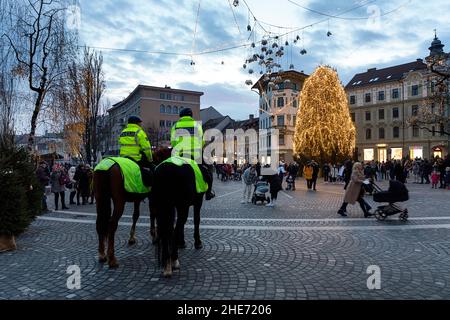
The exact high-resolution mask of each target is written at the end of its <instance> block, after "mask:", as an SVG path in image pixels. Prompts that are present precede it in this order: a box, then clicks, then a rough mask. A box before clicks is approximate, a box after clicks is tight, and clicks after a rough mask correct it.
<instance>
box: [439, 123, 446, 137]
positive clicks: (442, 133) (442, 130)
mask: <svg viewBox="0 0 450 320" xmlns="http://www.w3.org/2000/svg"><path fill="white" fill-rule="evenodd" d="M444 131H445V130H444V125H443V124H441V128H440V135H441V137H442V136H443V135H444Z"/></svg>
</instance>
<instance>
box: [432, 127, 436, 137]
mask: <svg viewBox="0 0 450 320" xmlns="http://www.w3.org/2000/svg"><path fill="white" fill-rule="evenodd" d="M431 135H432V136H433V137H434V136H436V127H435V126H432V127H431Z"/></svg>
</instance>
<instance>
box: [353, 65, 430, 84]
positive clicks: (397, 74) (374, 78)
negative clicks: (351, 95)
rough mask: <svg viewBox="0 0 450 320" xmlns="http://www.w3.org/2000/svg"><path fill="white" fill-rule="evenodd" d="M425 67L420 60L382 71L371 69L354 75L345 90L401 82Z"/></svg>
mask: <svg viewBox="0 0 450 320" xmlns="http://www.w3.org/2000/svg"><path fill="white" fill-rule="evenodd" d="M425 69H427V65H426V64H425V63H424V62H423V60H422V59H417V60H416V61H414V62H409V63H405V64H400V65H397V66H393V67H388V68H384V69H377V68H371V69H368V70H367V72H364V73H358V74H356V75H355V76H354V77H353V78H352V80H350V82H349V83H348V84H347V85H346V86H345V89H353V88H360V87H364V86H368V85H372V84H380V83H385V82H391V81H399V80H401V79H402V78H403V77H404V75H405V74H406V73H409V72H412V71H417V70H425Z"/></svg>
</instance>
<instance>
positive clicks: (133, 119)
mask: <svg viewBox="0 0 450 320" xmlns="http://www.w3.org/2000/svg"><path fill="white" fill-rule="evenodd" d="M141 122H142V119H141V118H140V117H138V116H130V117H129V118H128V123H133V124H139V123H141Z"/></svg>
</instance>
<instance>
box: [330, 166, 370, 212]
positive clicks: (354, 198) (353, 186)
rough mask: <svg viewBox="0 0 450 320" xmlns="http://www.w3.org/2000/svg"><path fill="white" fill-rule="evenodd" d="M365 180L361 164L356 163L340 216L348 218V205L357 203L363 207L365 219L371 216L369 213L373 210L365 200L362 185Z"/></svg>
mask: <svg viewBox="0 0 450 320" xmlns="http://www.w3.org/2000/svg"><path fill="white" fill-rule="evenodd" d="M364 180H365V178H364V169H363V166H362V164H361V163H360V162H356V163H355V164H354V165H353V167H352V175H351V178H350V182H349V184H348V186H347V189H346V191H345V195H344V201H343V203H342V206H341V208H340V209H339V210H338V214H340V215H341V216H343V217H346V216H347V213H346V212H347V205H348V204H349V203H350V204H355V203H356V202H358V203H359V205H360V206H361V209H362V211H363V212H364V217H365V218H368V217H370V216H371V214H370V212H369V210H370V209H371V208H370V206H369V205H368V204H367V203H366V202H365V201H364V199H363V195H364V190H363V188H362V184H363V182H364Z"/></svg>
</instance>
